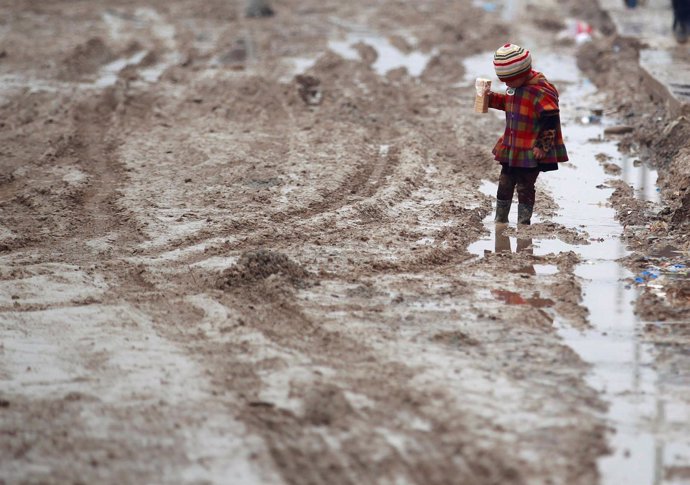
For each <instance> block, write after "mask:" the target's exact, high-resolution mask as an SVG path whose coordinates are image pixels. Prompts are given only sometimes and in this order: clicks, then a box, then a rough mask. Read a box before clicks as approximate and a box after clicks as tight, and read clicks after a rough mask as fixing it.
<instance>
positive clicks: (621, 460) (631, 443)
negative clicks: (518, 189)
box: [465, 53, 690, 484]
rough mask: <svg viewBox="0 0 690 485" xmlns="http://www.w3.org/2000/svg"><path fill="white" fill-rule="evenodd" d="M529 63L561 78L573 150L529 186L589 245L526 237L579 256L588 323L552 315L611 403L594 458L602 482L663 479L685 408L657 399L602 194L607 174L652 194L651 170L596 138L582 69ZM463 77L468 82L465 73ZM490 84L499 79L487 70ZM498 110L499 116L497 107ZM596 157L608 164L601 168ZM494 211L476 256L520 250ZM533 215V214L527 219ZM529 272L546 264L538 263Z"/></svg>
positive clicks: (543, 250) (598, 128) (678, 453)
mask: <svg viewBox="0 0 690 485" xmlns="http://www.w3.org/2000/svg"><path fill="white" fill-rule="evenodd" d="M490 60H491V53H486V54H482V55H480V56H476V57H474V58H470V59H468V60H467V64H466V72H468V73H472V75H476V74H477V73H480V74H479V75H487V74H489V73H490V72H491V70H492V69H491V66H490V64H489V63H490ZM487 64H488V65H487ZM535 67H536V68H537V69H539V70H543V71H544V72H547V73H552V74H551V76H550V77H551V79H552V80H553V81H554V82H555V83H556V84H557V85H558V86H559V87H560V90H561V94H562V97H561V108H562V122H563V128H564V134H565V138H566V145H567V146H568V149H569V153H570V158H571V163H568V164H565V165H564V166H562V167H561V169H560V170H558V171H557V172H552V173H547V174H544V175H543V176H542V177H541V178H540V181H539V183H538V192H537V193H538V194H539V192H542V191H544V192H548V193H550V194H551V195H552V196H553V198H554V199H555V200H556V202H557V203H558V205H559V209H558V213H557V215H556V216H555V217H553V221H554V222H557V223H559V224H562V225H564V226H565V227H568V228H572V229H576V230H577V231H580V232H582V231H586V233H587V234H588V235H589V244H585V245H573V244H568V243H565V242H563V241H560V240H558V239H534V240H532V241H531V242H532V247H533V253H534V254H535V255H545V254H550V253H555V254H557V253H559V252H565V251H574V252H575V253H577V254H578V255H579V256H580V258H581V260H582V263H581V264H579V265H578V266H577V267H576V269H575V273H576V275H577V276H578V277H579V278H581V281H582V285H583V292H584V301H583V304H584V305H585V306H586V307H587V309H588V310H589V321H590V323H591V326H592V328H591V329H589V330H587V331H580V330H577V329H574V328H572V327H571V326H569V325H567V324H565V323H564V322H563V321H562V319H559V317H558V315H554V317H555V322H556V325H557V327H558V332H559V335H560V336H561V338H562V339H563V340H564V341H565V343H566V344H567V345H568V346H570V347H571V348H572V349H573V350H575V351H576V352H577V353H578V355H580V357H581V358H582V359H583V360H585V361H586V362H588V363H590V364H592V367H591V371H590V372H589V374H588V376H587V382H588V384H589V385H590V386H591V387H593V388H594V389H596V390H597V391H598V392H600V393H601V394H602V395H603V396H604V398H605V399H606V401H607V402H608V404H609V409H608V414H607V420H608V422H609V424H610V426H611V428H612V430H613V432H612V433H611V435H610V437H609V444H610V446H611V449H612V453H611V454H610V455H607V456H605V457H603V458H601V459H600V461H599V464H598V465H599V471H600V474H601V477H602V480H601V482H602V483H605V484H620V483H641V484H642V483H644V484H652V483H654V484H656V483H667V482H665V481H664V478H663V475H664V469H665V468H667V467H671V466H678V465H682V464H684V463H687V462H688V458H689V457H690V449H689V448H688V445H687V443H685V442H684V441H683V440H681V438H680V437H675V438H673V437H671V438H669V436H670V435H669V434H668V433H664V431H665V430H668V429H669V428H671V427H672V426H673V421H674V420H678V419H683V415H684V413H683V412H679V410H681V409H682V408H683V406H682V403H681V402H678V403H674V402H669V398H668V396H667V395H664V397H663V400H662V398H661V393H660V383H659V380H658V376H657V374H656V372H655V371H654V369H653V367H652V365H651V364H652V362H653V358H652V356H651V354H650V348H649V346H648V345H645V344H643V343H642V342H641V339H640V338H639V335H638V332H639V331H640V327H641V323H642V322H640V321H639V319H638V318H637V317H636V316H635V314H634V312H633V303H634V301H635V299H636V297H637V292H636V289H635V288H634V287H631V285H630V284H628V282H629V281H631V279H632V278H633V276H634V275H632V274H631V273H630V272H629V271H627V270H626V269H625V268H624V267H623V266H622V265H621V264H619V263H618V262H617V260H618V259H619V258H621V257H623V256H625V255H626V254H628V252H627V250H626V249H625V247H624V245H623V243H622V241H621V238H620V236H621V234H622V227H621V226H620V224H618V222H617V221H616V220H615V211H614V209H613V208H612V207H611V206H610V205H609V204H608V202H607V199H608V198H609V196H610V195H611V194H612V192H613V187H611V185H610V184H609V181H611V180H616V179H618V180H623V181H624V182H626V183H627V184H629V185H630V186H632V187H633V188H634V190H635V194H636V196H637V197H638V198H639V199H641V200H645V201H650V202H651V203H653V204H656V203H658V202H659V194H658V191H657V190H656V186H655V183H656V173H655V171H653V170H650V169H648V168H647V167H645V166H644V164H640V163H638V162H635V160H634V157H631V156H628V155H624V154H621V153H619V152H618V150H617V146H616V140H615V139H606V138H604V136H603V131H604V128H605V126H607V125H610V124H614V123H615V120H608V119H606V117H605V116H604V117H601V116H597V115H599V114H600V113H598V112H596V113H597V115H594V114H593V113H595V111H594V109H595V108H598V106H597V93H596V91H595V89H594V88H593V86H592V85H591V83H589V82H588V81H587V80H586V79H583V78H582V76H581V75H580V73H579V72H578V70H577V67H576V65H575V61H574V59H567V58H566V59H563V58H559V59H556V58H555V57H549V56H546V57H543V58H541V59H537V60H535ZM465 81H466V82H468V83H469V82H471V81H472V79H469V78H468V79H465ZM494 83H495V84H496V85H497V86H498V80H497V79H495V78H494ZM497 115H498V116H501V117H502V113H498V112H497ZM599 160H600V161H599ZM604 164H609V165H608V166H607V168H608V169H609V173H607V171H605V169H604V166H603V165H604ZM610 164H615V165H617V166H618V168H616V167H615V166H613V165H610ZM612 167H613V169H614V171H618V173H619V175H615V176H613V175H610V173H611V168H612ZM480 190H481V191H482V193H484V194H485V195H487V196H489V197H492V198H495V194H496V184H495V183H494V182H493V181H484V183H483V184H482V186H481V187H480ZM537 204H538V203H537ZM516 205H517V204H515V203H514V204H513V207H512V211H511V215H510V220H511V221H515V220H516V215H517V214H516V208H515V206H516ZM537 210H538V208H537ZM492 219H493V214H491V215H490V216H488V217H487V218H486V220H485V226H486V228H487V229H488V230H489V233H490V236H488V237H486V238H484V239H482V240H479V241H477V242H476V243H474V244H473V245H471V246H470V248H469V251H470V252H472V253H474V254H477V255H478V256H482V255H483V254H484V253H485V252H489V251H498V250H507V251H519V250H520V248H521V240H520V238H519V237H518V238H508V237H507V236H504V235H503V234H502V232H503V230H504V225H496V224H494V223H493V221H492ZM540 221H541V218H540V217H539V214H536V215H535V217H534V218H533V223H539V222H540ZM518 234H519V231H518ZM527 241H528V242H529V240H527ZM524 246H525V240H522V247H524ZM536 274H537V275H539V274H548V273H544V272H541V273H540V272H539V271H536ZM499 296H501V298H499V301H500V300H501V299H503V300H504V301H506V300H505V298H503V297H504V296H505V295H499ZM544 306H548V305H544Z"/></svg>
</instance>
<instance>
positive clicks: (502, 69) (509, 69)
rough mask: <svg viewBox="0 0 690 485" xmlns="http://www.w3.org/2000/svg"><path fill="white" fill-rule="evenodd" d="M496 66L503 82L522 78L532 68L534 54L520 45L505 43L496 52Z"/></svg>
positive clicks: (497, 73) (499, 77)
mask: <svg viewBox="0 0 690 485" xmlns="http://www.w3.org/2000/svg"><path fill="white" fill-rule="evenodd" d="M494 68H495V69H496V75H497V76H498V79H500V80H501V81H503V82H506V81H513V80H515V79H518V78H520V77H521V76H523V75H524V74H526V73H528V72H530V70H531V69H532V56H531V55H530V53H529V51H528V50H526V49H523V48H522V47H520V46H519V45H515V44H505V45H503V46H501V47H499V48H498V50H497V51H496V53H495V54H494Z"/></svg>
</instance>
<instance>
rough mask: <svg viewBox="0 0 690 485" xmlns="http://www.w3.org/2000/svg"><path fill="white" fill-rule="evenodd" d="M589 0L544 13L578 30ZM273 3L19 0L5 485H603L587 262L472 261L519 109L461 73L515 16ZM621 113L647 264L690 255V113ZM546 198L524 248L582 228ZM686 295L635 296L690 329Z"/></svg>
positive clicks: (11, 124) (619, 195)
mask: <svg viewBox="0 0 690 485" xmlns="http://www.w3.org/2000/svg"><path fill="white" fill-rule="evenodd" d="M561 4H562V5H561ZM570 4H573V5H575V4H576V2H545V3H544V6H542V7H540V8H539V9H537V10H536V11H535V12H533V13H535V15H531V16H528V18H529V23H527V24H526V25H527V28H530V29H535V30H537V29H538V31H540V32H542V34H543V35H545V36H547V39H545V40H546V41H548V40H549V39H552V38H553V39H555V37H556V33H557V31H558V30H559V29H560V27H561V22H560V21H559V15H560V14H559V12H560V11H559V10H558V8H562V7H563V6H564V5H565V6H568V5H570ZM273 8H274V10H275V16H274V17H271V18H255V19H247V18H245V16H244V14H243V8H242V5H241V3H240V2H232V1H227V0H209V1H206V2H201V3H200V2H193V1H191V0H167V1H163V0H153V1H149V2H140V1H137V0H118V1H108V2H105V1H89V2H83V1H62V0H56V1H52V2H41V3H37V2H33V1H29V0H15V1H11V2H7V1H5V2H0V12H2V15H0V33H1V35H2V39H3V41H2V47H1V49H0V50H1V51H2V52H4V53H5V55H4V56H3V57H2V58H0V77H1V78H2V81H1V82H0V113H1V116H0V137H1V143H0V166H1V167H2V171H1V172H0V288H1V291H0V307H1V308H0V470H2V473H1V474H0V482H2V481H3V480H4V481H6V482H7V483H94V482H98V483H141V482H163V483H208V482H213V483H299V484H304V483H314V484H316V483H333V484H340V483H343V484H345V483H393V482H396V483H397V482H398V481H399V482H401V483H419V484H445V483H473V484H509V483H510V484H523V483H524V484H527V483H559V484H561V483H562V484H566V483H567V484H583V485H585V484H587V485H589V484H592V483H596V481H597V474H598V472H597V468H596V460H597V459H598V458H599V457H600V456H602V455H603V454H604V453H605V452H606V451H607V444H606V443H607V441H606V431H607V423H606V421H605V419H604V416H603V413H604V411H605V409H606V405H605V403H604V402H603V400H602V399H601V397H600V396H598V395H597V393H596V392H595V391H594V390H592V389H591V388H590V387H589V386H588V385H587V383H586V381H585V373H586V371H587V368H588V367H587V364H585V363H584V362H583V361H582V360H581V359H580V358H579V357H578V356H577V355H576V354H575V352H574V351H573V350H571V349H570V348H569V347H567V346H566V345H565V344H564V343H563V342H562V340H561V339H560V337H559V336H558V334H557V332H556V329H555V327H554V325H553V323H554V320H555V319H556V318H558V319H559V320H562V321H564V322H566V323H567V324H569V325H573V326H576V327H578V328H583V327H586V326H587V325H588V323H587V309H586V308H584V307H583V306H582V305H581V304H580V301H581V282H580V280H579V279H578V278H577V277H576V276H575V275H574V273H573V268H574V266H575V265H576V264H577V262H578V258H577V256H576V255H575V254H573V253H562V254H551V255H547V256H535V255H533V254H529V253H528V252H526V253H515V254H511V253H509V254H502V253H501V254H496V253H491V254H487V255H486V256H485V257H483V258H477V257H475V256H474V255H472V254H471V253H469V252H468V251H467V247H468V245H469V244H470V243H472V242H474V241H475V240H477V239H478V238H479V237H481V236H482V235H484V234H485V231H486V229H485V227H484V225H483V220H484V218H485V217H486V216H487V214H489V213H490V211H491V200H490V198H488V197H486V196H484V195H482V194H481V192H480V191H479V187H480V184H481V182H482V180H485V179H487V180H496V179H497V175H498V168H497V166H496V164H495V162H493V161H492V158H491V154H490V148H491V147H492V145H493V143H494V142H495V139H496V137H497V135H498V134H499V132H500V129H501V126H502V123H501V121H500V120H498V119H496V118H494V117H488V116H487V117H482V116H477V115H475V114H474V113H472V112H471V110H470V106H471V103H472V90H471V86H467V85H465V84H463V83H462V82H460V81H462V76H463V74H464V67H463V64H462V60H463V59H464V58H465V57H468V56H471V55H474V54H479V53H482V52H486V51H490V50H493V49H495V47H496V44H497V43H500V42H502V41H503V39H506V38H507V37H509V35H510V32H511V29H513V28H514V26H513V25H509V24H506V23H502V22H501V21H500V20H499V19H497V17H496V16H492V15H490V14H488V13H486V12H484V11H483V10H481V9H479V8H475V7H472V6H471V2H449V1H445V0H431V1H428V2H399V1H394V0H381V1H378V2H361V1H353V2H334V1H326V2H315V1H306V2H305V1H301V2H297V1H296V0H280V1H275V2H273ZM573 9H576V10H577V11H578V12H577V13H578V14H579V15H581V16H585V15H587V16H589V18H590V19H597V18H600V15H598V14H597V13H596V12H595V10H594V8H593V7H592V6H591V5H588V4H587V2H584V3H582V2H577V5H575V6H574V7H573ZM526 22H527V21H526ZM597 22H598V21H597ZM601 22H605V19H603V20H601ZM363 26H366V28H367V29H369V30H371V31H375V32H378V33H380V34H381V35H382V36H384V37H385V38H388V39H389V40H390V42H391V44H393V45H395V46H396V47H398V48H399V49H400V50H402V51H405V52H413V51H421V52H425V53H433V54H432V58H431V60H430V62H429V64H428V66H427V67H426V69H425V70H424V72H423V73H422V74H421V75H420V76H419V78H416V77H413V76H411V75H410V74H409V73H408V72H407V71H406V70H405V69H395V70H392V71H390V72H388V73H387V74H385V75H383V76H382V75H379V74H378V73H377V72H376V71H375V70H374V69H373V68H372V64H373V63H374V62H375V60H376V56H377V53H376V52H372V49H371V46H368V45H367V44H366V43H361V44H360V45H358V47H357V49H358V52H359V53H360V55H361V59H358V60H350V59H345V58H343V57H341V56H339V55H337V54H336V53H335V52H332V51H327V46H328V40H329V38H334V37H338V36H344V35H345V34H346V33H348V32H351V31H353V30H356V29H358V28H359V29H361V28H362V27H363ZM599 27H602V28H601V29H600V30H603V31H604V32H610V30H607V27H606V24H604V23H602V24H601V25H599ZM614 42H617V43H618V44H620V46H621V49H622V52H623V53H624V54H625V55H626V56H627V55H629V56H631V57H634V53H635V49H636V46H635V45H634V43H631V42H629V41H622V40H620V39H617V38H615V36H614V37H602V38H599V39H596V40H595V42H594V43H593V44H591V45H592V46H596V49H591V51H590V50H588V51H583V52H581V53H580V59H581V61H582V64H583V65H584V66H585V67H586V66H588V65H593V66H598V64H596V63H597V62H599V61H598V59H606V58H607V57H606V52H607V49H609V48H610V46H611V45H612V43H614ZM560 48H562V49H563V51H564V52H569V53H574V52H575V48H576V47H575V46H574V45H570V44H567V43H566V44H564V45H561V46H560ZM592 56H594V57H592ZM307 57H308V58H313V60H314V61H315V63H314V65H313V66H312V67H310V68H309V69H308V70H307V72H306V73H304V74H305V75H308V76H310V78H300V80H296V79H295V74H296V73H295V72H294V70H293V68H292V60H294V59H298V58H307ZM625 58H626V57H625V56H621V59H620V62H621V63H622V65H627V64H625V62H624V60H625ZM118 59H130V60H131V63H130V65H128V66H127V67H124V68H123V69H122V70H119V71H113V72H115V74H114V75H115V76H117V77H116V79H113V81H114V82H113V83H109V82H107V78H104V77H103V76H104V74H103V73H104V72H106V73H107V72H110V71H108V70H109V69H111V70H112V69H113V68H112V64H109V63H112V62H113V61H117V60H118ZM613 62H614V61H611V62H609V63H608V64H607V63H602V65H604V64H606V65H607V66H612V65H614V64H613ZM616 62H618V61H616ZM109 65H110V66H111V67H108V66H109ZM611 69H612V68H611ZM595 72H596V74H595ZM607 72H609V71H607V70H606V69H598V68H596V67H595V69H593V70H592V72H589V74H590V76H591V77H592V78H593V79H594V80H595V82H597V83H601V85H602V86H606V87H607V88H610V89H611V92H612V93H615V92H616V91H618V90H619V89H621V87H620V86H618V85H617V84H616V81H613V79H614V78H615V79H618V77H615V76H613V75H609V76H608V77H607ZM159 74H160V76H159ZM630 78H631V79H633V81H631V82H634V76H631V77H630ZM625 79H628V77H625ZM468 93H469V94H468ZM610 103H612V106H615V107H616V109H617V110H618V116H620V117H621V118H625V119H627V118H628V117H629V114H630V113H632V111H631V110H632V107H633V106H634V107H635V109H636V110H638V111H643V112H644V113H645V116H644V119H643V120H640V124H635V126H636V129H635V131H634V133H633V134H630V135H626V136H624V137H623V138H622V140H623V143H627V144H629V145H633V144H634V145H635V146H644V147H645V148H646V149H648V150H649V151H650V153H653V154H656V155H657V156H655V157H653V158H652V160H653V163H654V164H655V166H657V167H658V169H659V173H660V187H661V189H662V194H663V203H664V208H663V209H662V210H661V211H660V212H658V213H649V212H648V211H646V209H645V207H639V201H637V200H636V199H635V198H634V196H633V195H632V194H630V193H629V191H627V190H626V187H620V188H619V190H617V191H616V193H615V194H614V196H613V198H612V203H613V204H614V206H615V207H616V208H617V209H619V216H620V221H621V223H622V224H623V225H624V226H626V228H628V230H627V232H626V237H627V241H628V243H629V244H630V246H631V248H632V249H633V250H634V251H635V253H634V255H633V256H631V257H630V258H629V261H630V265H631V267H633V268H634V269H638V266H639V268H641V267H643V266H644V264H647V262H648V261H649V260H650V259H649V258H654V257H655V256H654V254H656V253H655V251H656V250H659V249H661V246H662V245H666V246H669V245H670V246H672V247H673V248H676V249H677V250H679V251H682V252H684V254H687V252H688V250H689V249H690V248H689V244H690V243H689V239H688V232H687V220H688V218H687V214H688V210H689V207H690V206H688V200H689V199H688V192H687V190H685V188H687V186H688V184H687V180H688V179H689V175H688V174H689V169H688V163H687V156H688V152H687V147H686V146H685V144H684V141H683V140H687V136H686V135H687V133H688V129H689V128H688V126H687V120H684V119H680V120H676V122H675V124H674V123H669V124H668V125H667V126H668V127H669V128H668V129H667V130H665V131H664V133H663V137H662V138H661V139H659V138H654V139H650V138H649V137H647V138H645V135H644V133H645V130H648V129H649V128H648V127H649V126H651V125H646V124H644V123H647V121H644V120H649V121H648V122H649V123H654V122H655V121H654V120H656V119H657V117H659V116H660V117H662V118H663V117H664V116H665V115H664V113H663V112H662V111H661V109H660V108H659V106H658V104H656V103H655V102H654V101H653V100H647V101H645V102H644V103H643V102H642V101H639V102H638V101H636V100H625V101H623V100H619V99H618V98H616V97H615V95H612V97H611V98H610ZM666 121H668V120H666ZM683 184H684V185H683ZM542 197H543V198H542V199H540V201H541V205H540V206H538V207H537V211H538V213H539V214H540V215H542V216H543V217H544V218H545V219H547V222H544V223H542V224H535V225H534V226H533V227H532V228H530V229H529V230H528V231H531V232H530V234H527V233H525V234H526V235H530V236H534V237H537V236H540V235H541V236H549V237H557V238H560V239H561V240H563V241H565V242H570V243H573V244H577V243H585V242H586V240H583V235H582V233H581V232H579V231H577V230H575V229H573V228H568V227H564V226H561V225H559V224H556V223H553V222H549V221H548V217H549V216H550V215H553V213H554V211H555V210H556V209H557V204H556V203H555V202H554V200H553V199H551V198H550V197H549V195H548V194H543V196H542ZM636 204H637V205H636ZM624 206H625V209H626V210H624ZM628 206H629V207H634V209H635V210H634V211H633V212H634V217H633V216H629V215H627V207H628ZM628 217H630V218H628ZM655 228H663V229H662V230H661V231H662V232H663V237H662V236H657V237H656V238H653V239H652V238H650V234H651V233H652V232H654V231H655V230H656V229H655ZM534 264H551V265H555V266H557V268H558V272H557V273H556V274H553V275H542V276H540V277H538V278H537V277H535V276H534V273H533V272H530V271H529V269H528V270H525V268H529V267H531V265H534ZM669 294H670V295H671V297H670V298H665V299H662V300H659V297H658V296H654V295H652V294H651V293H649V294H648V293H644V294H643V295H642V297H641V298H640V301H639V302H638V312H639V313H640V314H641V315H645V316H651V317H654V318H659V316H660V315H661V314H662V313H663V314H664V315H668V317H669V318H674V319H680V318H683V317H685V318H687V317H686V316H687V311H688V305H689V304H690V303H689V300H688V294H687V286H686V281H684V280H678V282H677V283H674V286H673V287H672V288H671V289H670V293H669ZM513 295H517V297H515V296H513ZM653 298H656V299H657V300H659V301H657V300H653ZM660 307H663V311H657V310H658V309H659V308H660ZM678 328H679V329H681V330H678V331H687V328H685V330H682V329H683V328H684V327H680V326H679V327H678ZM646 333H648V334H649V335H650V336H651V335H652V334H654V329H653V328H651V327H650V329H648V332H646ZM650 339H651V340H650V341H654V339H653V338H652V337H650ZM685 339H686V340H687V335H685ZM667 357H668V359H671V360H673V362H674V365H682V364H683V362H685V361H684V360H682V359H681V357H679V356H678V353H677V352H676V353H673V352H671V353H670V354H667ZM668 359H667V361H666V362H668ZM686 368H687V367H686ZM685 377H686V378H685V381H684V382H685V383H686V384H687V376H685ZM686 384H685V385H686ZM516 444H519V446H516Z"/></svg>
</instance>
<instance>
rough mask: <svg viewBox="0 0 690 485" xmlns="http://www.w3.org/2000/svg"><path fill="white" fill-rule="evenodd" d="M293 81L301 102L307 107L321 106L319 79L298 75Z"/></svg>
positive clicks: (321, 97) (321, 96)
mask: <svg viewBox="0 0 690 485" xmlns="http://www.w3.org/2000/svg"><path fill="white" fill-rule="evenodd" d="M295 81H296V82H297V84H298V85H299V86H298V87H297V92H298V93H299V97H300V98H302V101H304V102H305V103H306V104H308V105H309V106H316V105H318V104H321V101H322V99H323V95H322V94H321V87H320V85H321V81H320V80H319V79H317V78H315V77H314V76H309V75H307V74H298V75H297V76H295Z"/></svg>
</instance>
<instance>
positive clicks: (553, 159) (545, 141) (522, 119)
mask: <svg viewBox="0 0 690 485" xmlns="http://www.w3.org/2000/svg"><path fill="white" fill-rule="evenodd" d="M494 68H495V69H496V75H497V76H498V79H500V80H501V81H503V82H504V83H506V85H507V86H508V89H507V90H506V94H498V93H493V92H490V93H489V94H488V96H489V107H490V108H493V109H500V110H502V111H505V112H506V129H505V133H504V134H503V136H501V138H499V139H498V142H497V143H496V146H494V149H493V151H492V153H493V154H494V158H495V160H497V161H498V162H499V163H500V164H501V165H502V168H501V176H500V178H499V181H498V193H497V194H496V199H497V200H496V218H495V221H496V222H508V213H509V212H510V205H511V203H512V200H513V191H514V190H515V187H516V186H517V192H518V224H529V223H530V220H531V218H532V209H533V208H534V184H535V182H536V181H537V176H538V175H539V172H545V171H548V170H557V169H558V162H565V161H567V160H568V154H567V152H566V150H565V145H564V144H563V136H562V134H561V123H560V119H559V116H558V113H559V111H558V91H556V88H555V87H554V86H553V85H552V84H551V83H549V82H548V81H547V80H546V78H545V77H544V75H543V74H541V73H540V72H536V71H533V70H532V57H531V56H530V53H529V51H528V50H525V49H523V48H522V47H520V46H517V45H514V44H505V45H504V46H502V47H500V48H499V49H498V50H497V51H496V53H495V54H494Z"/></svg>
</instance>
